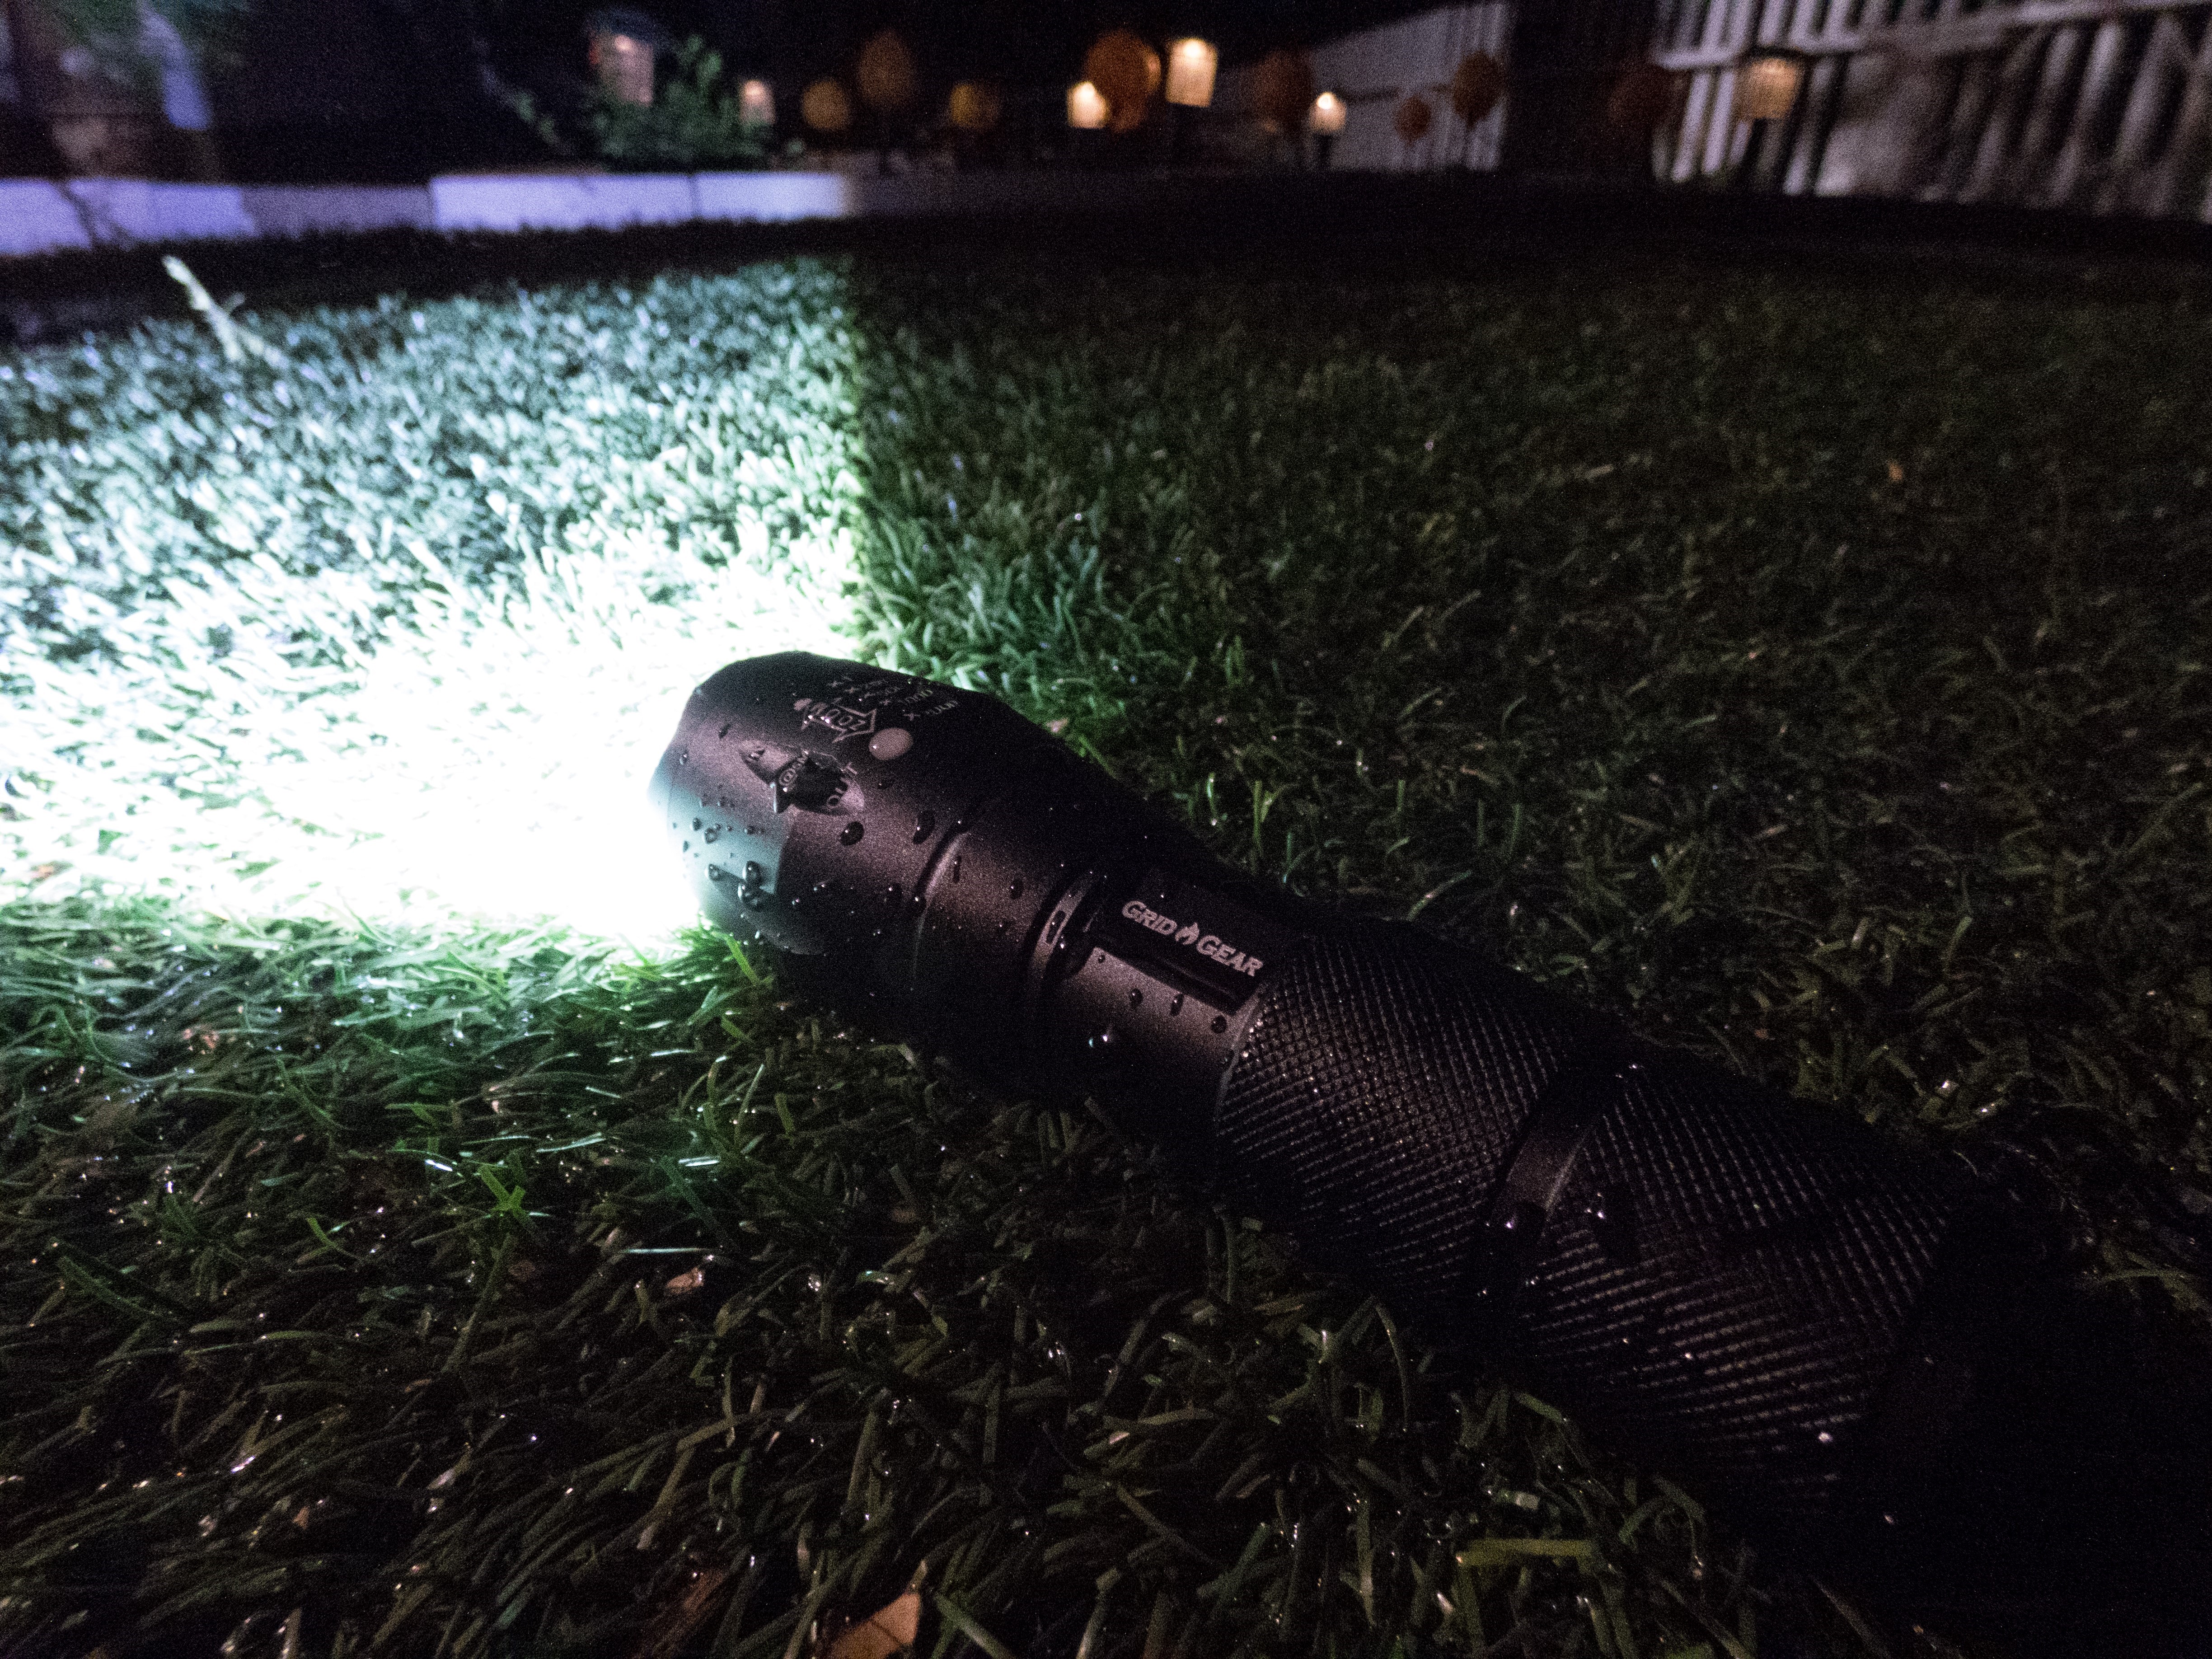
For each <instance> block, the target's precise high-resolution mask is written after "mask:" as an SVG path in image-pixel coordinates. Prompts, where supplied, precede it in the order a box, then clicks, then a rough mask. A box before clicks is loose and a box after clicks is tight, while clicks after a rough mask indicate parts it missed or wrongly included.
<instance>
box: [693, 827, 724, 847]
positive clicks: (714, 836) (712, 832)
mask: <svg viewBox="0 0 2212 1659" xmlns="http://www.w3.org/2000/svg"><path fill="white" fill-rule="evenodd" d="M721 838H722V826H721V825H720V824H719V823H710V824H708V826H707V833H706V834H704V835H702V836H700V837H699V839H700V840H701V841H702V842H705V843H706V844H707V845H708V846H709V847H712V846H713V845H714V843H715V842H718V841H720V840H721Z"/></svg>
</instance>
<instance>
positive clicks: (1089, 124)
mask: <svg viewBox="0 0 2212 1659" xmlns="http://www.w3.org/2000/svg"><path fill="white" fill-rule="evenodd" d="M1110 113H1111V112H1110V111H1109V110H1108V109H1107V107H1106V94H1104V93H1103V92H1101V91H1099V90H1098V88H1096V87H1094V86H1092V85H1091V82H1088V81H1078V82H1076V83H1075V84H1074V85H1073V86H1072V87H1070V88H1068V89H1067V125H1070V126H1072V127H1073V128H1075V129H1076V130H1077V131H1079V132H1097V131H1099V129H1101V128H1102V127H1103V126H1104V125H1106V120H1107V117H1108V116H1109V114H1110Z"/></svg>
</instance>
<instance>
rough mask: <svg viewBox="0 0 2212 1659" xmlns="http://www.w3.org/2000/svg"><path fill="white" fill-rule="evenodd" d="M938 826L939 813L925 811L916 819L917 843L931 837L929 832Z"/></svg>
mask: <svg viewBox="0 0 2212 1659" xmlns="http://www.w3.org/2000/svg"><path fill="white" fill-rule="evenodd" d="M936 828H937V814H936V813H934V812H924V813H923V814H921V817H917V818H916V819H915V821H914V839H915V843H916V844H917V845H919V844H920V843H921V842H925V841H927V840H928V839H929V832H930V831H931V830H933V829H936Z"/></svg>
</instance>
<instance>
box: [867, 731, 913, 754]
mask: <svg viewBox="0 0 2212 1659" xmlns="http://www.w3.org/2000/svg"><path fill="white" fill-rule="evenodd" d="M913 747H914V733H913V732H909V731H908V730H907V729H906V728H905V727H904V726H885V727H884V729H883V730H882V731H880V732H877V733H876V734H875V736H873V737H872V738H869V739H868V752H869V753H870V754H871V755H873V756H874V757H876V758H877V759H878V760H879V761H890V760H896V759H897V758H898V757H900V756H901V755H903V754H904V753H906V751H907V750H909V749H911V748H913Z"/></svg>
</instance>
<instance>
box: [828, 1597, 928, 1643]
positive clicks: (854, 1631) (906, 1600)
mask: <svg viewBox="0 0 2212 1659" xmlns="http://www.w3.org/2000/svg"><path fill="white" fill-rule="evenodd" d="M920 1633H921V1594H920V1593H919V1592H918V1591H915V1590H908V1591H907V1592H906V1594H905V1595H902V1596H900V1597H899V1598H898V1600H896V1601H893V1602H892V1603H891V1604H890V1606H889V1607H884V1608H882V1609H880V1610H878V1612H877V1613H875V1614H874V1615H873V1616H872V1617H871V1618H869V1619H867V1620H865V1621H863V1622H862V1623H860V1624H857V1625H849V1626H847V1627H846V1628H845V1630H844V1632H842V1634H840V1635H839V1636H838V1638H837V1639H836V1641H834V1642H832V1643H831V1644H829V1653H828V1655H827V1659H890V1656H891V1655H892V1654H894V1653H897V1652H899V1651H900V1650H902V1649H905V1648H910V1647H912V1646H913V1645H914V1638H915V1637H916V1636H917V1635H919V1634H920Z"/></svg>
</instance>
